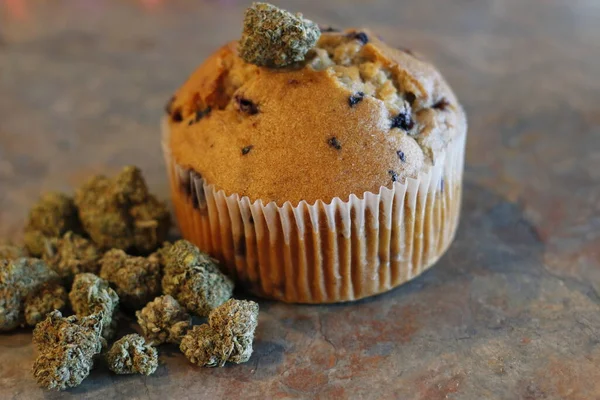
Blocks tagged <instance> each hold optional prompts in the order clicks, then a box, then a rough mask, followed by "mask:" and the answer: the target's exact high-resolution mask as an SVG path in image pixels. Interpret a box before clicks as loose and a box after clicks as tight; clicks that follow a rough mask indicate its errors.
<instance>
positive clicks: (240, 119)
mask: <svg viewBox="0 0 600 400" xmlns="http://www.w3.org/2000/svg"><path fill="white" fill-rule="evenodd" d="M167 112H168V114H169V116H168V121H169V128H170V132H171V135H170V138H169V140H170V143H169V144H170V148H171V153H172V157H173V158H174V161H175V162H176V163H178V164H179V165H181V166H183V167H186V168H189V169H192V170H194V171H196V172H197V173H199V174H200V175H202V177H203V178H204V179H205V181H206V182H207V183H209V184H212V185H214V186H215V187H216V188H217V189H222V190H224V192H225V193H226V194H228V195H229V194H233V193H237V194H239V195H240V196H247V197H249V199H250V200H251V201H255V200H262V201H263V203H265V204H266V203H268V202H270V201H273V202H276V203H277V204H278V205H282V204H283V203H285V202H290V203H291V204H292V205H297V204H298V203H299V202H300V201H302V200H305V201H306V202H308V203H309V204H312V203H314V202H315V201H317V200H323V201H325V202H327V203H328V202H330V201H331V200H332V199H333V198H334V197H339V198H341V199H342V200H344V201H347V200H348V198H349V196H350V195H351V194H355V195H356V196H358V197H359V198H362V197H363V194H364V192H367V191H368V192H374V193H377V192H379V190H380V188H381V187H382V186H386V187H391V186H392V184H393V182H395V181H400V182H403V181H404V180H405V179H406V178H408V177H416V176H417V175H418V173H419V172H420V171H422V170H425V169H427V168H428V167H430V166H431V165H433V164H435V163H436V162H439V160H440V155H442V154H443V153H444V150H445V148H446V147H447V145H448V143H449V142H450V141H451V140H453V139H454V138H455V137H457V136H461V135H464V133H465V131H466V119H465V115H464V112H463V111H462V108H461V107H460V105H459V103H458V102H457V100H456V97H455V95H454V93H453V92H452V90H451V89H450V88H449V86H448V85H447V84H446V82H445V81H444V79H443V78H442V77H441V75H440V73H439V72H438V71H437V70H436V69H435V68H434V67H433V66H431V65H430V64H428V63H426V62H424V61H422V60H420V59H418V58H416V57H414V56H413V55H411V53H410V52H408V51H403V50H398V49H395V48H392V47H390V46H388V45H387V44H385V43H384V42H383V41H381V40H380V39H378V38H377V36H376V35H374V34H373V33H371V32H370V31H368V30H356V29H350V30H347V31H345V32H331V31H330V30H327V31H325V32H323V33H322V35H321V37H320V38H319V40H318V42H317V44H316V46H315V47H313V48H312V49H311V50H310V51H309V52H308V54H306V57H305V59H304V60H303V61H300V62H296V63H294V64H293V65H291V66H288V67H286V68H269V67H262V66H256V65H254V64H249V63H247V62H245V61H244V60H243V59H241V58H240V57H239V55H238V43H237V42H231V43H229V44H227V45H225V46H224V47H222V48H221V49H219V50H218V51H217V52H215V53H214V54H213V55H212V56H210V57H209V58H208V59H207V60H206V61H205V62H204V63H203V64H202V65H201V66H200V67H199V68H198V69H197V70H196V71H195V72H194V73H193V74H192V75H191V77H190V78H189V79H188V80H187V82H185V84H184V85H183V86H182V87H181V88H180V89H179V90H178V91H177V92H176V93H175V95H174V96H173V98H172V99H171V101H170V102H169V104H168V105H167Z"/></svg>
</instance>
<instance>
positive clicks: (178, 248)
mask: <svg viewBox="0 0 600 400" xmlns="http://www.w3.org/2000/svg"><path fill="white" fill-rule="evenodd" d="M162 286H163V292H164V293H165V294H170V295H171V296H173V297H174V298H175V299H176V300H177V301H178V302H179V303H180V304H181V305H182V306H183V307H185V308H186V309H187V310H188V311H190V312H192V313H195V314H197V315H199V316H203V317H204V316H207V315H208V313H209V312H210V311H211V310H212V309H213V308H215V307H218V306H219V305H221V304H223V303H224V302H225V301H226V300H227V299H229V298H230V297H231V293H232V291H233V282H232V281H231V279H229V278H228V277H227V276H225V275H224V274H223V273H222V272H221V271H220V270H219V267H218V266H217V264H216V262H215V261H214V260H213V259H212V258H210V257H209V256H208V255H206V254H204V253H202V252H200V250H198V248H197V247H196V246H194V245H193V244H191V243H190V242H188V241H186V240H179V241H177V242H176V243H174V244H173V246H171V248H170V249H169V253H168V256H167V264H166V267H165V270H164V277H163V280H162Z"/></svg>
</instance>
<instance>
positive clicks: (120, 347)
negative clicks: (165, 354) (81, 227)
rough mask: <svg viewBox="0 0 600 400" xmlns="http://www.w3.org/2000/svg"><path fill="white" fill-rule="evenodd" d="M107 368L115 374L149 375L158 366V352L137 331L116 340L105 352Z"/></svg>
mask: <svg viewBox="0 0 600 400" xmlns="http://www.w3.org/2000/svg"><path fill="white" fill-rule="evenodd" d="M106 362H107V363H108V368H109V369H110V370H111V371H112V372H114V373H116V374H142V375H151V374H153V373H154V372H155V371H156V368H158V352H157V351H156V349H155V348H154V347H152V346H151V345H150V344H147V343H146V341H145V340H144V338H143V337H141V336H140V335H138V334H137V333H133V334H131V335H126V336H123V337H122V338H121V339H119V340H117V341H116V342H115V344H113V346H112V347H111V348H110V350H109V351H108V353H107V354H106Z"/></svg>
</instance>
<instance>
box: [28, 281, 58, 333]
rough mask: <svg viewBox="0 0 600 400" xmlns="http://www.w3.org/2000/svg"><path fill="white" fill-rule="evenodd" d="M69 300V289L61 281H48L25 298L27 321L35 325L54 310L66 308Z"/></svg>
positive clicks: (30, 324)
mask: <svg viewBox="0 0 600 400" xmlns="http://www.w3.org/2000/svg"><path fill="white" fill-rule="evenodd" d="M67 301H68V296H67V291H66V289H65V288H64V286H63V285H62V284H61V283H60V282H58V281H51V282H46V283H44V284H43V285H42V286H41V287H40V288H38V289H37V290H35V291H33V292H31V293H29V295H28V296H27V297H26V298H25V322H26V323H27V325H29V326H35V325H36V324H37V323H38V322H40V321H42V320H43V319H44V318H46V315H48V314H49V313H51V312H52V311H54V310H62V309H64V308H65V307H66V305H67Z"/></svg>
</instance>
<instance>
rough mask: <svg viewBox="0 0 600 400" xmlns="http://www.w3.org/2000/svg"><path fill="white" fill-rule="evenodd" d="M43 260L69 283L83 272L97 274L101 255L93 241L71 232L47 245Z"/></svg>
mask: <svg viewBox="0 0 600 400" xmlns="http://www.w3.org/2000/svg"><path fill="white" fill-rule="evenodd" d="M46 244H47V245H46V248H45V251H44V254H43V259H44V261H46V262H47V263H48V266H49V267H50V268H52V269H53V270H54V271H56V273H57V274H58V275H59V276H60V277H61V278H63V279H64V280H65V281H67V282H72V281H73V277H74V276H75V275H77V274H79V273H82V272H91V273H94V274H95V273H97V272H98V269H99V265H98V259H99V258H100V256H101V254H100V252H99V251H98V248H97V247H96V245H95V244H94V243H92V242H91V241H89V240H87V239H85V238H83V237H81V236H79V235H77V234H75V233H73V232H72V231H69V232H67V233H65V234H64V236H63V237H62V238H60V239H51V240H49V241H48V242H47V243H46Z"/></svg>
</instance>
